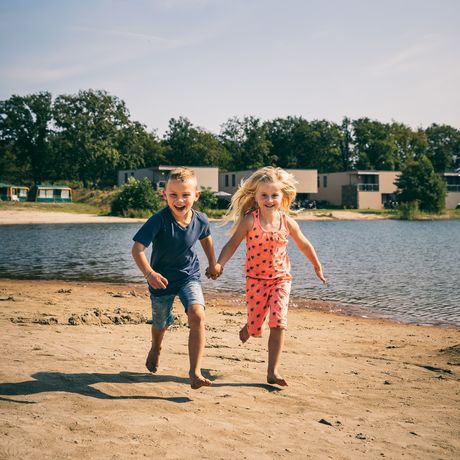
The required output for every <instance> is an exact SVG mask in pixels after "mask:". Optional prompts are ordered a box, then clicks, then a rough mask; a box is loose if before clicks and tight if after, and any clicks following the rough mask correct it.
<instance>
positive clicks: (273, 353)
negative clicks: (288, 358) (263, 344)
mask: <svg viewBox="0 0 460 460" xmlns="http://www.w3.org/2000/svg"><path fill="white" fill-rule="evenodd" d="M283 346H284V329H281V328H280V327H272V328H270V337H269V339H268V370H267V382H268V383H276V384H277V385H281V386H283V387H284V386H287V382H286V380H285V379H284V378H283V377H281V375H280V373H279V372H278V366H279V363H280V359H281V353H282V351H283Z"/></svg>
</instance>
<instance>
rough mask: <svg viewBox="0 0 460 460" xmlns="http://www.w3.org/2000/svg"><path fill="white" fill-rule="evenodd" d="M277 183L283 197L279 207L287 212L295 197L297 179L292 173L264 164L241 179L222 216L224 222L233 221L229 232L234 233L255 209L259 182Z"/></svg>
mask: <svg viewBox="0 0 460 460" xmlns="http://www.w3.org/2000/svg"><path fill="white" fill-rule="evenodd" d="M262 183H265V184H266V183H279V184H281V192H282V193H283V199H282V201H281V209H282V210H283V211H286V212H288V211H289V208H290V207H291V204H292V202H293V201H294V199H295V195H296V188H295V185H296V184H297V181H296V180H295V179H294V176H293V175H292V174H289V173H288V172H287V171H285V170H284V169H281V168H274V167H273V166H266V167H265V168H260V169H258V170H257V171H256V172H254V173H253V174H252V175H251V176H250V177H249V178H248V179H246V180H243V181H241V184H240V186H239V187H238V190H237V191H236V192H235V194H234V195H233V196H232V200H231V204H230V207H229V209H228V211H227V213H226V215H225V216H224V220H225V221H226V222H228V221H233V226H232V228H231V230H230V233H232V234H233V233H234V231H235V230H236V227H237V226H238V224H239V223H240V222H241V221H242V220H243V219H244V217H245V216H247V215H248V214H250V213H251V212H252V211H255V210H256V209H257V202H256V191H257V187H258V186H259V184H262Z"/></svg>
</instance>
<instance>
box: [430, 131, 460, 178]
mask: <svg viewBox="0 0 460 460" xmlns="http://www.w3.org/2000/svg"><path fill="white" fill-rule="evenodd" d="M425 132H426V136H427V140H428V148H427V156H428V158H429V159H430V160H431V163H432V164H433V168H434V170H435V171H436V172H444V171H449V170H451V169H453V168H454V167H457V168H458V167H459V166H460V131H458V130H457V129H455V128H452V126H447V125H437V124H435V123H433V124H432V125H431V126H430V127H429V128H427V129H426V130H425Z"/></svg>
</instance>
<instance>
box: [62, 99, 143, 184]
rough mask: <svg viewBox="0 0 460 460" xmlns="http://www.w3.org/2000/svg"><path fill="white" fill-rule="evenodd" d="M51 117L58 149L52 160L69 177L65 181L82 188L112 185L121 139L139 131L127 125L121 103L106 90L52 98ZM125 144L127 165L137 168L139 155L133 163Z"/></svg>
mask: <svg viewBox="0 0 460 460" xmlns="http://www.w3.org/2000/svg"><path fill="white" fill-rule="evenodd" d="M54 117H55V123H56V128H57V139H56V140H55V145H56V146H57V147H58V148H59V152H58V157H57V159H56V160H57V162H58V163H59V164H60V165H62V166H61V168H62V169H63V170H65V171H67V172H68V173H69V174H70V176H71V177H69V178H75V179H78V180H81V181H82V182H83V184H84V185H85V186H87V185H89V184H92V185H108V184H113V183H115V178H116V171H117V169H118V167H119V165H120V164H121V163H122V161H121V160H122V154H121V149H120V146H121V144H122V140H123V136H125V140H126V138H130V139H131V140H132V139H133V138H136V133H137V134H138V131H139V128H140V125H139V124H138V125H135V126H134V127H133V126H132V125H131V122H130V120H129V112H128V109H127V108H126V105H125V103H124V102H123V101H122V100H120V99H118V98H117V97H115V96H111V95H110V94H108V93H107V92H106V91H101V90H98V91H95V90H87V91H79V92H78V94H76V95H61V96H58V97H57V98H56V101H55V104H54ZM129 129H131V130H132V131H131V133H129V132H128V131H127V130H129ZM128 145H129V142H127V143H126V145H125V153H126V154H127V155H129V156H131V158H130V163H129V164H131V165H132V166H133V167H136V166H139V165H141V164H142V162H143V158H142V155H139V157H138V159H137V160H136V161H135V162H133V160H132V156H133V150H132V149H130V148H129V147H128ZM134 155H136V154H135V152H134ZM124 166H126V164H124Z"/></svg>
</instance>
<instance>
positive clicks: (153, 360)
mask: <svg viewBox="0 0 460 460" xmlns="http://www.w3.org/2000/svg"><path fill="white" fill-rule="evenodd" d="M160 351H161V348H159V349H158V351H157V349H156V348H154V347H152V348H150V351H149V354H148V355H147V360H146V361H145V366H146V367H147V369H148V370H149V372H152V373H155V372H156V371H157V370H158V364H159V363H160Z"/></svg>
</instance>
